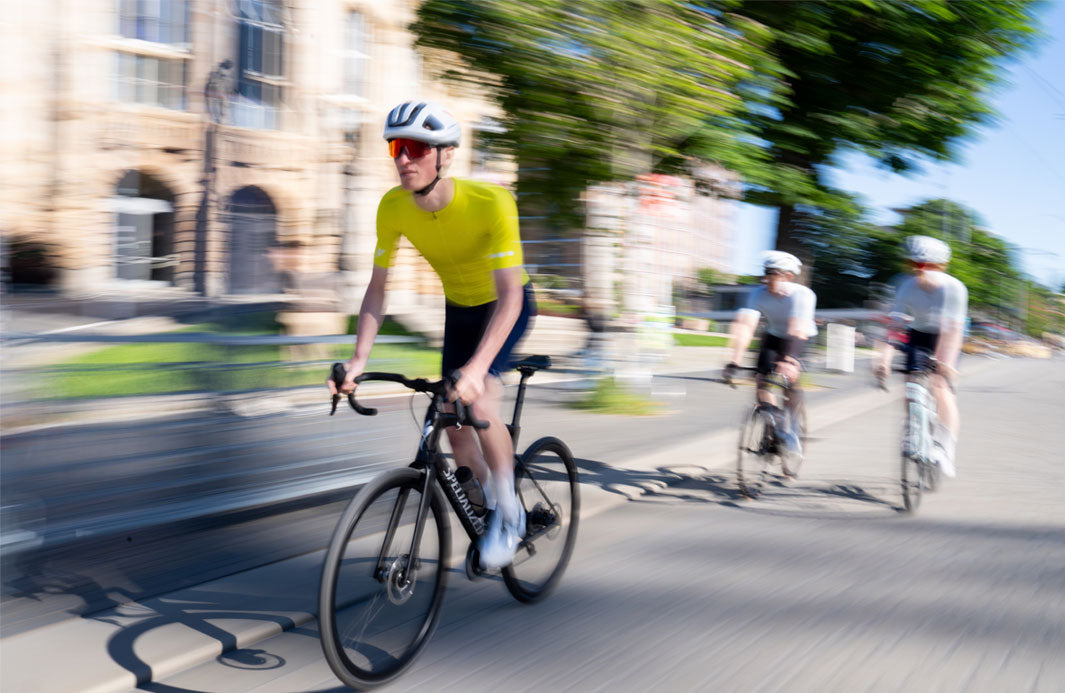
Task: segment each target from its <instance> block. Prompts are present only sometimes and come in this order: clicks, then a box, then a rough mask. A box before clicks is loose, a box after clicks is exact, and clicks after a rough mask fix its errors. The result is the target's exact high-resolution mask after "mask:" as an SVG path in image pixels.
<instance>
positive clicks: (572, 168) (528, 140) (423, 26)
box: [412, 0, 775, 226]
mask: <svg viewBox="0 0 1065 693" xmlns="http://www.w3.org/2000/svg"><path fill="white" fill-rule="evenodd" d="M412 28H413V30H414V32H415V33H416V35H417V44H418V46H420V47H421V48H422V49H423V50H424V51H426V52H427V54H428V55H430V57H432V58H434V59H431V60H427V61H426V62H427V64H432V65H437V66H446V67H447V68H448V69H445V70H444V74H445V76H448V77H450V78H452V79H454V80H458V81H460V82H461V81H467V82H473V83H475V84H476V85H477V87H478V88H480V89H486V90H487V91H488V93H489V94H490V95H491V97H493V98H494V99H495V101H496V102H497V103H498V104H499V105H500V106H501V108H502V111H503V123H502V125H503V129H502V131H501V132H498V133H487V135H486V137H487V139H488V140H489V141H490V144H491V145H493V146H497V147H501V148H502V149H503V150H505V151H507V152H509V153H510V154H512V155H513V157H514V158H515V160H516V162H517V164H518V193H519V196H520V198H519V199H521V200H522V202H523V204H524V205H526V209H528V205H530V204H538V205H539V206H540V207H541V209H540V210H537V213H536V214H534V216H544V217H547V218H549V219H551V220H552V221H554V222H555V224H556V225H562V226H566V225H573V224H576V223H580V222H578V221H577V220H578V219H583V215H582V214H581V211H580V208H579V200H580V197H581V194H582V193H583V191H584V190H585V189H586V188H587V187H588V185H590V184H593V183H597V182H607V181H632V180H633V179H634V178H635V176H637V175H639V174H643V173H651V172H677V171H684V172H689V171H690V170H691V169H692V168H693V167H692V166H691V157H692V152H699V153H702V154H703V155H705V156H707V158H710V159H712V160H713V161H716V162H719V163H721V164H722V165H724V166H725V167H727V168H730V169H735V170H739V169H744V170H750V169H752V167H753V166H754V164H753V163H752V162H753V161H754V160H755V159H757V158H758V157H759V156H761V152H760V149H759V148H758V147H757V146H756V145H755V143H754V142H753V141H751V140H750V138H748V137H744V135H745V133H747V131H748V130H749V125H748V124H747V123H746V122H745V120H744V119H743V118H742V115H743V113H744V110H745V105H744V103H743V99H742V97H741V96H740V94H739V92H740V85H741V83H743V84H753V83H755V81H756V77H757V76H758V75H766V74H774V69H775V68H774V67H773V65H774V63H773V62H772V61H771V60H769V59H768V57H767V56H766V55H765V54H764V53H763V52H762V51H761V50H760V49H759V42H760V41H764V40H767V39H768V34H767V32H766V31H765V30H764V29H763V28H762V27H761V26H760V25H758V24H757V23H755V22H752V21H750V20H748V19H746V18H745V17H742V16H738V15H727V16H726V15H724V14H722V13H721V12H720V11H719V10H716V9H715V10H703V9H699V8H697V7H696V6H695V5H694V4H692V3H687V2H679V1H676V0H624V1H618V2H605V1H604V2H572V0H570V1H563V0H527V1H525V2H514V1H513V0H426V2H424V3H422V5H421V6H420V8H419V10H418V18H417V21H416V22H415V23H414V25H413V27H412ZM448 56H458V57H459V59H460V62H459V63H458V64H456V63H455V62H454V60H451V62H450V64H449V58H448ZM525 213H526V214H528V211H526V212H525Z"/></svg>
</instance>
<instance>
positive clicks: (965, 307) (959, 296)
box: [940, 279, 969, 329]
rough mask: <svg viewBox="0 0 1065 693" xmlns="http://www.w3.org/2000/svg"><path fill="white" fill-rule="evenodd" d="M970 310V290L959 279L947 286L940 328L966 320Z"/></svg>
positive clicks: (952, 325)
mask: <svg viewBox="0 0 1065 693" xmlns="http://www.w3.org/2000/svg"><path fill="white" fill-rule="evenodd" d="M968 312H969V290H968V289H967V288H965V284H963V283H961V282H960V281H958V280H957V279H955V281H952V282H951V283H950V284H949V285H948V286H947V291H946V296H945V298H944V301H943V316H942V320H943V322H942V325H941V328H940V329H945V328H949V327H956V326H958V325H961V324H963V323H964V322H965V316H966V315H967V314H968Z"/></svg>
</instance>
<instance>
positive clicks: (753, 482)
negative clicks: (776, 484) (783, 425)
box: [736, 407, 774, 500]
mask: <svg viewBox="0 0 1065 693" xmlns="http://www.w3.org/2000/svg"><path fill="white" fill-rule="evenodd" d="M771 416H772V413H771V412H769V411H766V410H765V409H763V408H762V407H753V408H751V410H750V411H749V412H748V413H747V414H745V415H744V418H743V422H742V423H741V425H740V441H739V446H738V455H737V458H736V483H737V484H738V485H739V489H740V493H742V494H743V495H745V496H747V497H748V498H750V499H751V500H756V499H757V498H759V497H760V496H761V495H762V491H763V490H764V489H765V484H766V481H767V480H768V479H769V462H770V457H772V455H773V454H774V453H773V452H772V450H771V447H772V445H773V437H774V436H773V430H774V424H773V422H772V420H771V419H770V417H771Z"/></svg>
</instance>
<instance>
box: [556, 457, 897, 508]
mask: <svg viewBox="0 0 1065 693" xmlns="http://www.w3.org/2000/svg"><path fill="white" fill-rule="evenodd" d="M576 462H577V466H578V467H579V469H580V473H581V483H582V484H594V485H597V486H599V487H600V488H602V489H603V490H605V491H609V492H611V493H615V494H618V495H621V496H624V497H626V498H628V499H629V500H630V501H633V502H640V503H664V502H690V503H711V504H716V505H722V506H726V507H733V508H739V509H744V510H749V511H753V512H760V513H765V514H771V515H782V516H795V517H800V516H801V517H815V516H816V517H821V518H826V519H832V518H839V519H852V518H854V517H864V518H868V517H870V516H875V514H876V513H878V512H881V511H883V513H884V516H895V515H897V514H898V512H899V511H901V510H902V508H901V506H900V505H899V501H900V499H899V498H898V494H897V493H894V492H895V490H896V488H897V482H894V483H893V482H890V481H886V480H884V479H863V480H860V481H859V480H846V481H842V480H815V481H807V480H804V479H802V478H800V479H798V480H785V478H784V477H783V476H782V475H774V476H773V477H772V478H771V479H770V481H769V482H768V484H767V488H766V490H765V492H764V493H763V495H762V497H761V498H759V499H758V500H750V499H748V498H747V497H746V496H745V495H744V494H743V493H742V492H741V491H740V490H739V486H738V484H737V483H736V477H735V474H734V473H733V472H732V471H731V470H724V469H720V468H718V469H708V468H706V467H702V466H699V465H694V464H687V465H685V464H678V465H671V466H666V467H658V468H656V469H653V470H638V469H623V468H617V467H612V466H610V465H608V464H605V463H603V462H598V461H595V460H586V459H578V460H576Z"/></svg>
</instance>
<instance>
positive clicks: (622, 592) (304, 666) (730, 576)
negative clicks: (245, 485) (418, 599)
mask: <svg viewBox="0 0 1065 693" xmlns="http://www.w3.org/2000/svg"><path fill="white" fill-rule="evenodd" d="M1063 388H1065V368H1063V367H1062V363H1061V362H1060V361H1057V362H1046V361H1042V362H1040V361H1005V362H1001V366H1000V367H996V368H995V369H993V370H985V371H983V372H982V373H980V374H978V375H976V376H974V377H972V378H970V379H969V380H968V381H967V382H966V383H965V384H964V385H963V386H962V387H961V388H960V393H959V396H960V399H961V404H962V412H963V416H964V420H965V422H964V426H965V432H964V437H963V440H962V443H961V445H960V448H959V465H958V466H959V478H958V479H956V480H953V481H948V482H946V483H945V484H944V486H943V488H942V489H941V490H940V492H939V493H937V494H935V495H933V496H930V497H928V498H927V499H926V502H925V504H924V505H923V506H922V508H921V510H920V513H919V514H917V515H916V516H914V517H907V516H905V515H901V514H900V513H899V512H898V510H897V506H898V504H899V497H898V493H897V484H896V474H897V466H898V462H897V459H896V457H895V455H894V454H893V451H894V450H895V449H896V445H897V434H898V430H899V425H900V412H899V408H898V405H897V403H892V404H891V405H887V406H884V407H881V408H880V409H879V410H876V411H873V412H871V413H867V414H864V415H862V416H861V417H859V418H853V419H850V420H847V421H844V422H841V423H838V424H836V425H833V426H829V427H827V428H825V429H823V430H821V431H820V432H819V434H818V440H816V441H814V442H813V444H812V445H811V447H810V450H809V452H810V458H809V461H808V463H807V467H806V468H805V470H804V471H805V474H804V477H803V479H801V480H800V481H799V482H797V483H795V484H793V485H790V486H783V485H778V486H774V487H772V488H771V489H770V490H769V491H768V492H767V495H766V497H765V498H764V499H763V500H761V501H758V502H748V501H740V500H738V499H737V498H736V496H735V493H734V491H733V488H734V481H733V479H732V475H731V472H730V470H728V469H722V468H713V469H706V468H704V467H702V466H700V465H698V464H697V462H698V460H677V462H676V466H675V467H674V468H673V469H671V470H662V471H663V472H664V473H663V474H662V475H661V478H663V479H666V480H668V483H667V484H664V485H662V486H660V487H658V488H657V489H656V490H652V491H651V492H650V493H648V494H646V495H644V496H642V497H640V498H639V499H638V500H636V501H632V502H626V503H624V504H622V505H620V506H614V508H613V509H611V510H609V511H606V512H603V513H602V514H600V515H598V516H595V517H592V518H590V519H588V520H586V521H585V523H584V525H583V527H582V530H581V536H580V540H579V544H578V550H577V553H576V555H575V558H574V560H573V562H572V564H571V567H570V569H569V571H568V573H567V575H566V577H565V579H564V582H563V585H562V587H561V589H560V590H559V591H558V592H557V593H556V594H555V595H553V596H552V597H551V599H550V600H548V601H547V602H545V603H543V604H540V605H537V606H534V607H526V606H521V605H518V604H517V603H515V602H513V600H511V599H510V597H509V596H508V595H507V594H506V592H505V590H504V589H503V588H502V586H501V585H500V584H497V583H494V582H478V583H469V582H467V581H465V580H464V579H462V578H461V576H460V575H459V574H458V573H456V574H455V576H454V579H453V580H452V583H451V587H450V593H449V595H448V601H447V602H446V603H445V606H444V613H443V619H442V625H441V627H440V629H439V631H438V632H437V634H436V636H435V638H434V640H433V641H432V642H431V643H430V645H429V647H428V648H427V650H426V652H425V653H424V655H423V656H422V658H421V659H420V660H419V661H418V662H417V664H416V666H415V667H414V668H413V669H412V670H411V671H410V672H408V673H407V674H406V675H405V676H404V677H403V678H401V679H399V681H397V682H396V683H395V684H394V685H392V686H390V687H388V688H387V690H394V691H408V690H409V691H414V690H427V689H429V690H435V691H488V690H498V689H500V688H506V689H508V690H519V691H524V690H604V691H605V690H610V691H645V690H736V691H748V690H750V691H784V690H786V691H824V690H830V691H851V690H870V691H1004V690H1030V691H1061V690H1063V689H1065V658H1062V656H1061V653H1062V652H1065V505H1063V504H1062V503H1061V498H1062V494H1063V489H1065V466H1063V465H1062V463H1061V455H1060V451H1061V450H1062V449H1063V447H1065V427H1063V426H1062V425H1061V421H1062V415H1063V414H1065V407H1063V405H1062V404H1061V392H1062V391H1063ZM141 690H152V691H160V692H165V693H177V692H179V691H200V692H205V693H206V692H213V691H227V692H229V691H253V690H254V691H257V692H259V693H268V692H271V691H278V692H280V691H339V690H342V689H339V688H337V685H336V681H335V679H334V678H333V677H332V675H331V674H330V672H329V671H328V668H327V667H326V665H325V663H324V661H323V660H322V658H321V654H320V651H319V645H318V639H317V632H316V630H315V628H314V625H313V622H312V623H311V624H308V625H306V626H303V627H300V628H296V629H293V630H290V631H287V632H285V633H283V634H281V635H278V636H276V637H273V638H270V639H267V640H265V641H263V642H259V643H257V644H255V645H252V646H250V647H249V649H246V650H237V651H236V652H233V653H231V654H229V655H223V657H220V658H219V659H218V660H215V661H211V662H209V663H207V664H204V665H202V666H199V667H196V668H194V669H191V670H189V671H185V672H183V673H180V674H176V675H173V676H169V677H164V678H163V679H162V680H161V681H158V682H156V683H153V684H148V685H146V686H145V687H143V688H142V689H141Z"/></svg>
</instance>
